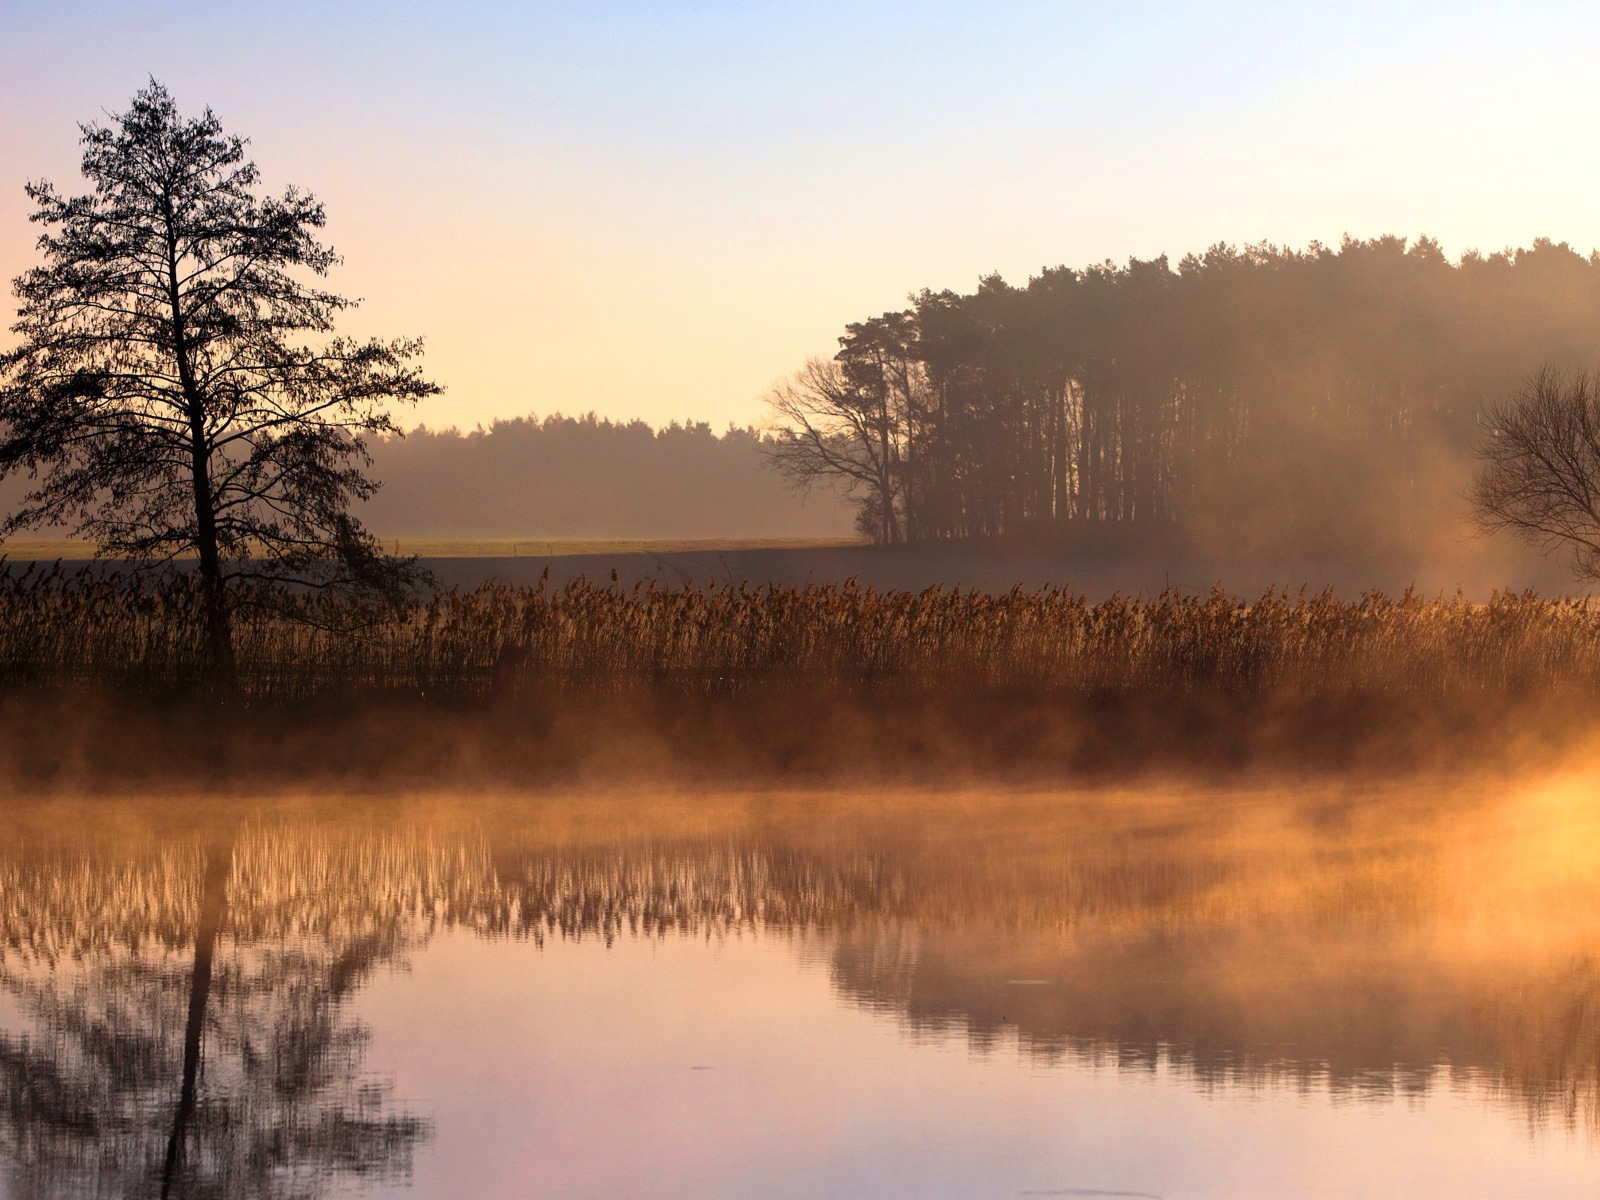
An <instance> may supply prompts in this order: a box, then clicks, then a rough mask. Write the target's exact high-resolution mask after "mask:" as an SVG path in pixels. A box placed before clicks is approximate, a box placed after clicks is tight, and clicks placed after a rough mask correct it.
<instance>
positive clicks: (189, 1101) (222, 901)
mask: <svg viewBox="0 0 1600 1200" xmlns="http://www.w3.org/2000/svg"><path fill="white" fill-rule="evenodd" d="M205 870H206V873H205V882H204V883H203V884H202V885H201V889H200V920H199V923H198V924H197V925H196V927H195V935H194V972H193V974H192V975H191V976H190V977H189V1019H188V1021H187V1022H186V1024H185V1026H184V1031H183V1085H182V1087H181V1088H180V1090H179V1092H178V1107H177V1110H176V1111H175V1112H174V1113H173V1117H172V1135H171V1137H170V1138H168V1140H167V1161H166V1167H165V1169H164V1170H163V1171H162V1173H161V1200H168V1197H170V1196H171V1194H172V1183H173V1180H174V1179H175V1178H176V1177H177V1172H178V1167H179V1166H180V1165H181V1164H182V1162H183V1149H184V1142H185V1139H186V1136H187V1134H188V1129H189V1122H190V1121H191V1120H192V1119H193V1117H194V1110H195V1095H196V1087H197V1085H198V1081H199V1077H200V1038H201V1035H202V1033H204V1031H205V1023H206V1002H207V1001H208V1000H209V999H210V996H211V964H212V960H213V958H214V956H215V954H216V948H217V933H218V931H219V930H220V929H221V928H222V919H223V915H224V913H225V912H226V909H227V901H228V876H229V874H230V873H231V872H232V870H233V839H232V838H228V839H226V840H223V839H218V841H217V842H216V844H214V845H213V846H212V847H211V849H210V850H209V851H207V853H206V868H205Z"/></svg>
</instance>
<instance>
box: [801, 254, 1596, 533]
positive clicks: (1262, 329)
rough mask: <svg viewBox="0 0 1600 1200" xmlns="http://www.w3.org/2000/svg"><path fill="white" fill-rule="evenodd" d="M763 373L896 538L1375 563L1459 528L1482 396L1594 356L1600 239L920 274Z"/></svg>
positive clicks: (808, 448) (818, 466)
mask: <svg viewBox="0 0 1600 1200" xmlns="http://www.w3.org/2000/svg"><path fill="white" fill-rule="evenodd" d="M839 344H840V350H839V352H838V354H837V355H836V356H835V357H834V358H833V359H832V360H821V359H818V360H813V361H812V362H810V363H808V364H807V365H806V367H805V368H804V369H803V370H801V371H800V372H798V373H797V374H796V375H795V376H794V378H793V379H792V380H791V381H790V382H787V383H785V384H783V385H780V386H779V387H777V388H776V389H774V391H773V392H772V394H771V396H770V401H771V405H772V409H773V415H774V419H775V423H776V426H777V427H778V428H779V429H780V430H781V441H780V443H779V446H778V451H779V458H780V462H781V463H782V465H783V466H784V467H786V468H787V470H788V472H789V474H790V476H791V478H793V479H794V480H795V481H796V482H797V483H800V484H805V483H808V482H810V481H812V480H815V479H820V478H836V479H842V480H846V481H848V482H849V483H851V484H852V486H853V491H852V496H853V499H854V501H855V504H856V507H857V513H858V528H859V529H860V530H861V532H863V533H864V534H867V535H869V536H872V537H874V538H876V539H878V540H880V541H884V542H901V541H911V542H916V541H928V540H934V539H951V538H972V537H1007V538H1022V539H1043V540H1047V541H1050V542H1054V543H1058V544H1061V545H1063V546H1067V547H1072V546H1079V547H1081V546H1085V545H1094V546H1100V547H1103V548H1104V549H1106V550H1108V551H1111V552H1118V551H1124V552H1126V551H1137V550H1149V551H1153V552H1184V551H1188V552H1193V553H1198V554H1205V555H1212V556H1219V557H1234V558H1241V559H1257V560H1260V559H1264V558H1265V559H1272V558H1280V557H1283V556H1286V555H1287V556H1290V557H1315V558H1322V559H1328V560H1342V561H1351V560H1355V561H1362V562H1371V561H1375V560H1378V561H1381V560H1383V559H1386V558H1401V559H1406V558H1414V557H1416V556H1418V555H1419V554H1425V553H1426V552H1427V550H1428V548H1429V547H1430V546H1431V545H1434V544H1436V543H1437V542H1438V541H1439V539H1442V538H1456V537H1459V536H1461V534H1462V530H1463V526H1465V525H1466V522H1467V516H1468V514H1467V505H1466V503H1465V502H1464V500H1463V492H1464V491H1465V490H1466V489H1467V487H1468V486H1469V484H1470V482H1471V478H1472V473H1473V470H1474V466H1475V463H1474V451H1475V449H1476V448H1477V446H1478V444H1479V441H1480V439H1481V438H1482V436H1483V434H1484V431H1483V429H1482V428H1481V422H1480V419H1479V418H1480V413H1481V411H1482V409H1483V408H1484V406H1485V405H1486V404H1489V403H1492V402H1494V401H1496V400H1499V399H1501V398H1503V397H1505V396H1506V395H1508V394H1510V393H1512V392H1514V391H1515V390H1516V389H1517V388H1518V387H1519V386H1521V385H1522V384H1523V382H1524V381H1525V380H1526V379H1527V378H1528V377H1529V376H1530V375H1532V374H1533V373H1534V372H1536V371H1538V370H1540V369H1541V368H1553V369H1554V370H1556V371H1562V370H1570V369H1574V368H1581V367H1585V366H1588V365H1590V364H1591V363H1592V362H1594V361H1595V360H1596V358H1600V256H1590V257H1587V258H1586V257H1583V256H1582V255H1580V254H1578V253H1576V252H1575V251H1574V250H1572V249H1571V248H1570V247H1569V246H1568V245H1566V244H1565V243H1555V242H1551V241H1549V240H1539V241H1536V242H1535V243H1534V244H1533V245H1532V247H1531V248H1527V249H1518V250H1508V251H1503V252H1498V253H1492V254H1481V253H1477V252H1469V253H1467V254H1465V255H1463V256H1462V257H1461V258H1460V259H1459V261H1452V260H1450V259H1449V258H1448V257H1446V255H1445V254H1444V253H1443V251H1442V250H1441V249H1440V246H1439V244H1438V243H1437V242H1436V241H1433V240H1431V239H1429V238H1426V237H1424V238H1420V239H1418V240H1416V241H1414V242H1408V241H1407V240H1406V239H1403V238H1399V237H1380V238H1375V239H1372V240H1367V241H1363V240H1356V239H1351V238H1346V239H1345V240H1344V241H1343V242H1342V243H1341V244H1340V245H1339V246H1338V247H1336V248H1335V247H1329V246H1323V245H1318V244H1312V245H1311V246H1309V247H1308V248H1306V249H1304V250H1295V249H1286V248H1280V247H1275V246H1270V245H1260V246H1250V247H1246V248H1243V249H1236V248H1233V247H1229V246H1226V245H1217V246H1214V247H1212V248H1211V249H1210V250H1207V251H1206V252H1205V253H1203V254H1191V255H1188V256H1186V257H1184V258H1183V259H1182V260H1180V261H1179V262H1178V263H1177V264H1176V266H1174V265H1173V264H1172V263H1171V262H1169V261H1168V259H1167V258H1166V257H1160V258H1155V259H1151V260H1148V261H1141V260H1138V259H1133V260H1130V261H1129V262H1128V263H1127V265H1126V266H1114V265H1112V264H1110V263H1106V264H1102V265H1097V266H1091V267H1088V268H1086V269H1083V270H1075V269H1070V268H1066V267H1057V268H1053V269H1047V270H1044V271H1042V272H1041V273H1040V274H1038V275H1037V276H1035V277H1034V278H1032V279H1031V280H1029V281H1028V283H1027V284H1026V285H1025V286H1013V285H1012V284H1009V283H1007V282H1006V281H1005V280H1003V279H1002V278H1000V277H999V276H991V277H989V278H986V279H983V280H982V281H981V282H980V284H979V286H978V288H977V290H976V291H974V292H972V293H970V294H958V293H955V292H951V291H941V292H933V291H923V292H921V293H919V294H916V295H915V296H914V297H913V298H912V303H911V305H910V306H909V307H908V308H906V309H905V310H903V311H898V312H890V313H886V314H884V315H881V316H878V317H874V318H871V319H868V320H863V321H860V322H857V323H854V324H850V325H848V326H847V327H846V329H845V332H844V335H843V336H842V337H841V338H840V339H839Z"/></svg>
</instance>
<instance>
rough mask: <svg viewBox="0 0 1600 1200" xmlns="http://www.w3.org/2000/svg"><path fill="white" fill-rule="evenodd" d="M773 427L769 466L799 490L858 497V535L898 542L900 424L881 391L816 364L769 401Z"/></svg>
mask: <svg viewBox="0 0 1600 1200" xmlns="http://www.w3.org/2000/svg"><path fill="white" fill-rule="evenodd" d="M767 404H768V406H769V407H770V408H771V410H772V413H773V418H774V420H775V421H776V423H777V426H778V436H777V439H776V441H774V442H773V443H772V445H771V447H770V449H769V454H770V455H771V459H772V462H773V464H774V465H775V466H776V467H777V468H778V470H780V471H782V472H783V473H784V474H785V475H787V476H788V477H789V478H790V479H791V480H792V481H794V483H795V484H796V485H797V486H799V487H800V488H801V489H802V490H809V489H810V488H811V487H812V486H813V485H814V484H815V483H817V482H818V481H819V480H828V481H834V482H842V483H843V484H844V486H845V489H846V492H847V494H854V495H856V496H857V497H858V500H857V503H858V508H859V515H858V517H857V522H856V525H857V528H858V529H859V530H860V532H861V533H862V534H863V535H865V536H868V537H871V538H873V539H874V540H875V541H878V542H881V543H883V544H884V545H891V544H893V543H895V542H898V541H901V540H902V531H901V521H900V514H899V507H900V493H901V467H902V465H903V463H904V454H903V451H904V421H903V417H902V416H901V414H899V413H897V412H896V411H895V408H894V405H893V403H892V401H891V393H890V391H889V389H887V388H883V389H880V388H875V387H873V386H870V385H867V384H866V383H865V381H863V380H861V379H860V378H859V377H853V375H852V372H851V371H850V370H849V369H848V368H847V367H846V366H844V365H841V364H840V363H839V362H836V361H834V362H830V361H828V360H827V359H821V358H814V359H812V360H811V361H810V362H808V363H806V365H805V366H804V367H802V368H801V369H800V370H799V371H797V372H796V373H795V375H794V378H793V379H791V380H788V381H787V382H784V383H781V384H779V385H778V386H777V387H775V388H773V389H772V390H771V391H770V392H769V393H768V394H767Z"/></svg>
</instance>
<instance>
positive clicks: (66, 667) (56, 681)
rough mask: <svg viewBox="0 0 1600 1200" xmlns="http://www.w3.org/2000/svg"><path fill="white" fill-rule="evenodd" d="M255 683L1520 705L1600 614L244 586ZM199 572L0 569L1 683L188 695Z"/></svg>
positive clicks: (478, 693) (283, 696)
mask: <svg viewBox="0 0 1600 1200" xmlns="http://www.w3.org/2000/svg"><path fill="white" fill-rule="evenodd" d="M239 601H240V602H239V605H238V608H237V611H236V614H235V626H234V641H235V647H236V655H237V660H238V687H239V690H240V692H241V693H242V694H243V695H244V696H245V697H246V698H249V699H254V700H273V701H291V702H292V701H297V700H306V699H314V698H317V697H323V696H328V695H330V694H337V693H344V692H348V691H352V690H353V691H361V692H385V693H394V694H400V695H404V694H410V695H418V694H423V695H427V694H432V695H437V696H442V697H457V698H463V699H482V698H486V697H490V696H512V697H515V696H517V695H520V694H524V693H525V691H526V690H527V689H530V688H532V689H538V690H539V691H540V692H546V691H549V690H551V689H555V690H560V689H563V688H574V687H577V688H630V687H641V686H642V687H651V686H662V685H667V686H678V687H687V688H690V689H694V690H699V691H713V692H717V691H729V690H737V689H739V688H740V687H742V686H745V685H747V684H749V683H751V682H756V681H762V680H773V679H777V680H785V681H802V682H804V681H807V680H819V681H821V680H826V681H829V682H830V683H840V682H843V683H847V684H848V683H852V682H872V681H878V680H893V681H909V682H911V683H926V684H929V685H932V686H935V687H937V688H939V689H941V690H943V689H948V688H952V687H956V688H960V687H971V688H982V689H995V688H1000V689H1006V688H1018V689H1027V690H1030V691H1041V690H1042V691H1046V692H1062V693H1079V694H1083V693H1095V694H1103V693H1126V694H1130V695H1138V694H1150V693H1171V692H1196V691H1198V692H1211V693H1217V694H1222V695H1228V696H1237V697H1240V698H1251V697H1260V696H1268V695H1274V694H1287V693H1293V694H1296V695H1301V696H1306V695H1312V696H1316V695H1323V696H1328V697H1336V696H1348V695H1358V694H1370V693H1374V692H1376V693H1399V694H1410V695H1428V694H1439V695H1442V694H1448V695H1473V694H1493V695H1510V696H1515V695H1521V694H1527V693H1532V692H1539V691H1547V690H1548V689H1551V688H1553V687H1560V688H1562V689H1572V688H1577V689H1580V690H1589V689H1596V690H1600V611H1597V610H1596V609H1594V608H1592V607H1590V606H1589V605H1588V604H1587V603H1586V602H1584V601H1576V600H1547V599H1542V598H1540V597H1537V596H1535V595H1533V594H1531V593H1528V594H1522V595H1515V594H1510V593H1502V594H1497V595H1496V596H1494V598H1493V599H1491V600H1490V601H1489V602H1488V603H1487V604H1474V603H1469V602H1467V601H1466V600H1464V599H1462V598H1460V597H1459V596H1458V597H1456V598H1453V599H1445V598H1441V599H1432V600H1430V599H1425V598H1423V597H1421V596H1418V595H1416V594H1414V593H1411V592H1408V593H1407V594H1405V595H1404V596H1401V597H1400V598H1398V599H1391V598H1389V597H1386V596H1384V595H1381V594H1378V593H1371V594H1368V595H1366V596H1364V597H1363V598H1361V599H1360V600H1358V601H1353V602H1352V601H1344V600H1340V599H1339V598H1337V597H1335V596H1334V595H1332V594H1331V593H1322V594H1319V595H1306V594H1301V595H1299V596H1291V595H1289V594H1287V593H1281V592H1272V593H1268V594H1267V595H1265V596H1263V597H1261V598H1259V599H1257V600H1254V601H1251V602H1241V601H1238V600H1236V599H1233V598H1231V597H1229V596H1227V595H1225V594H1224V593H1222V592H1220V591H1212V592H1211V593H1210V594H1208V595H1199V596H1185V595H1182V594H1179V593H1177V592H1172V591H1169V592H1165V593H1163V594H1161V595H1159V596H1156V597H1153V598H1143V597H1125V596H1118V597H1113V598H1111V599H1109V600H1105V601H1101V602H1098V603H1090V602H1088V601H1086V600H1085V599H1083V598H1082V597H1080V596H1076V595H1073V594H1071V593H1069V592H1066V591H1062V590H1056V589H1046V590H1043V591H1024V590H1022V589H1020V588H1019V589H1014V590H1012V591H1011V592H1009V593H1006V594H1003V595H989V594H983V593H978V592H968V591H960V590H940V589H933V590H929V591H925V592H922V593H919V594H913V593H908V592H879V591H874V590H873V589H870V588H864V587H859V586H857V585H856V584H854V583H846V584H844V585H839V586H835V585H826V586H820V587H807V588H781V587H763V588H751V587H735V588H717V587H715V586H712V587H705V588H702V587H698V586H686V587H681V588H660V587H655V586H651V587H648V588H646V587H638V588H634V589H631V590H629V589H624V588H620V587H617V586H610V587H606V586H598V585H594V584H589V583H584V582H579V583H574V584H571V585H569V586H567V587H564V588H561V589H559V590H550V589H546V588H544V587H532V588H529V587H511V586H504V585H498V584H492V585H485V586H483V587H479V588H477V589H475V590H472V591H464V592H463V591H449V592H441V593H438V594H435V595H433V596H431V597H429V598H427V599H426V600H422V601H418V602H416V603H413V604H411V605H409V606H405V607H402V608H398V609H383V610H379V609H375V608H372V607H370V606H364V605H361V604H358V603H356V602H353V601H351V600H348V599H342V598H339V597H332V596H316V595H299V596H284V595H277V596H272V597H265V596H261V595H251V594H245V595H241V596H240V598H239ZM203 625H204V615H203V608H202V605H201V603H200V599H199V595H198V591H197V589H196V587H195V586H194V584H193V582H192V581H191V580H189V579H187V578H182V577H180V578H177V579H172V580H168V581H165V582H162V583H142V582H139V581H137V580H134V579H131V578H130V577H128V576H125V575H118V574H111V573H104V572H94V571H89V570H82V571H78V572H76V573H67V572H64V571H62V570H61V569H60V568H59V567H58V568H56V569H54V570H49V571H39V570H35V571H30V572H17V571H13V572H11V573H8V574H6V573H0V686H3V687H9V688H12V689H15V688H18V687H27V686H30V685H42V686H51V687H59V686H62V685H66V686H80V685H88V686H110V687H114V688H120V689H131V690H134V691H154V692H160V691H166V692H179V693H181V692H183V691H184V690H185V689H187V688H189V687H191V686H193V685H195V684H196V683H197V682H198V681H200V680H202V679H203V678H204V675H205V671H204V666H205V661H204V650H203V647H204V644H205V643H204V637H203Z"/></svg>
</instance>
